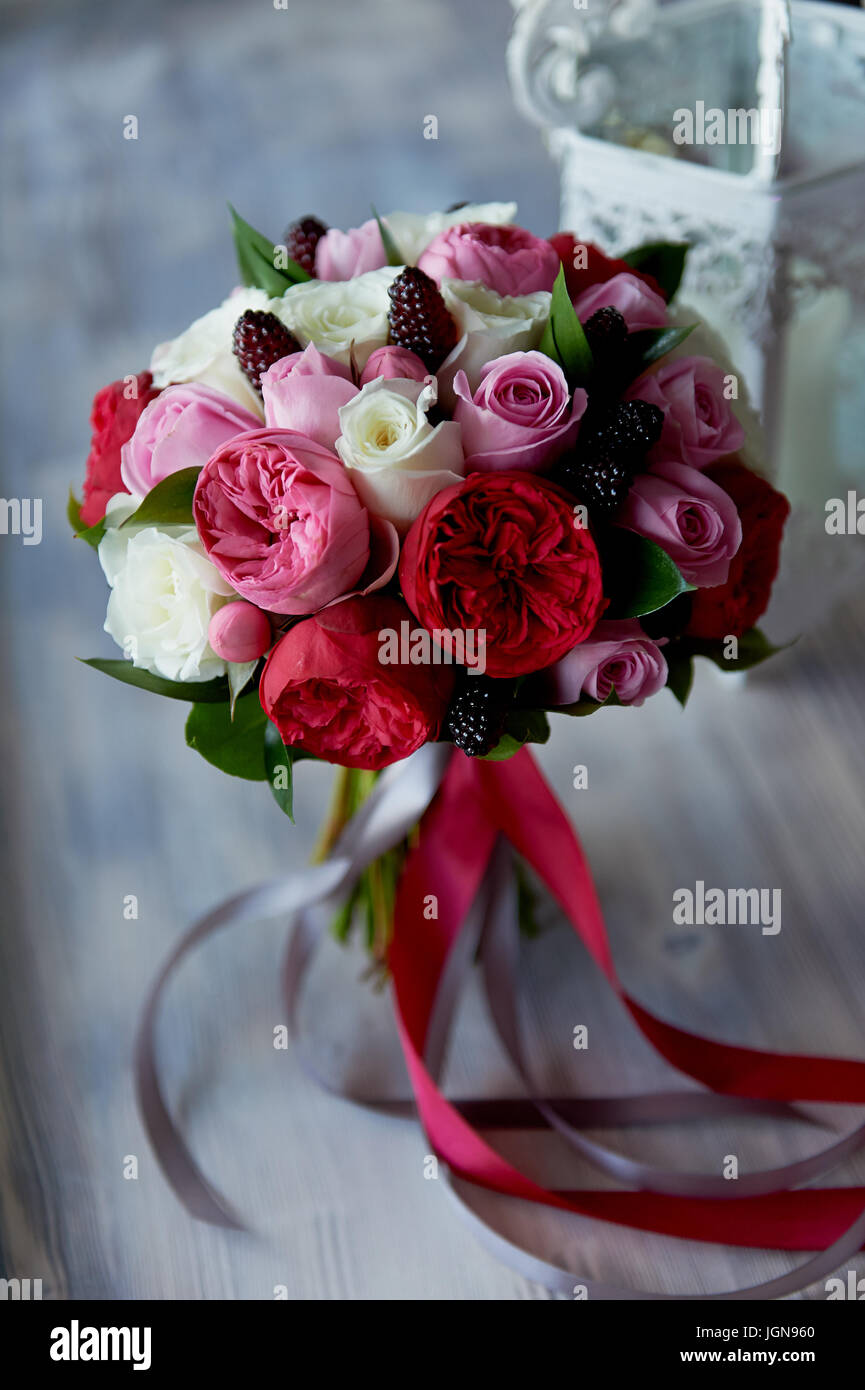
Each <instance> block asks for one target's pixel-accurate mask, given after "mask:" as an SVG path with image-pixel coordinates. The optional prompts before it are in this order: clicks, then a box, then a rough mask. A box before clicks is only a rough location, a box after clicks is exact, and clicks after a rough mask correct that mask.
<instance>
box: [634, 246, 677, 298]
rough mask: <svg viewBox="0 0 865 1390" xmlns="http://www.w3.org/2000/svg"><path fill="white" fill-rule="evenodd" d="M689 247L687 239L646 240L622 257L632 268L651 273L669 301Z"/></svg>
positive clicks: (675, 288) (675, 287)
mask: <svg viewBox="0 0 865 1390" xmlns="http://www.w3.org/2000/svg"><path fill="white" fill-rule="evenodd" d="M690 249H691V247H690V244H689V243H688V242H687V241H647V242H646V243H645V245H643V246H635V247H634V249H633V251H626V252H625V254H624V256H623V257H622V260H623V261H627V263H628V265H630V266H633V268H634V270H642V271H644V272H645V273H646V274H647V275H653V276H654V277H655V279H656V280H657V282H658V284H659V285H660V286H661V289H662V290H663V291H664V295H665V297H666V299H667V301H668V302H669V301H670V300H671V299H672V298H673V295H674V294H675V293H676V290H677V289H678V288H679V285H680V284H681V281H682V275H683V273H684V270H685V258H686V257H687V255H688V252H689V251H690Z"/></svg>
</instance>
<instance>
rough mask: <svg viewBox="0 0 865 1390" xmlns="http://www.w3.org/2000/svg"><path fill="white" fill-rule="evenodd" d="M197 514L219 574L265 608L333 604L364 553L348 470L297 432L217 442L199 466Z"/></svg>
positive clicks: (361, 513)
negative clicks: (206, 458) (215, 447)
mask: <svg viewBox="0 0 865 1390" xmlns="http://www.w3.org/2000/svg"><path fill="white" fill-rule="evenodd" d="M193 515H194V517H195V524H196V526H197V527H198V534H199V536H200V537H201V540H202V543H203V545H204V547H205V549H206V551H207V553H208V555H209V556H210V559H211V560H212V561H213V563H214V565H215V566H216V568H217V569H218V570H219V572H220V574H221V575H222V576H223V578H225V579H227V580H228V582H229V584H231V585H232V586H233V587H234V588H235V589H236V590H237V592H238V593H239V594H241V595H242V596H243V597H244V598H246V599H249V601H250V602H251V603H254V604H257V605H258V607H259V608H264V609H267V610H268V612H271V613H312V612H314V611H315V610H316V609H317V608H322V607H323V606H324V605H325V604H327V603H332V602H333V601H334V599H337V598H341V597H342V596H343V595H345V594H347V593H348V592H349V590H350V589H351V588H352V585H353V584H355V582H356V581H357V580H358V579H359V578H360V576H361V575H362V574H363V571H364V569H365V568H366V564H367V561H368V559H369V554H370V527H369V517H368V514H367V511H366V508H365V507H363V506H362V505H361V502H360V499H359V498H358V496H357V493H356V492H355V490H354V488H353V487H352V485H351V482H350V481H349V478H348V476H347V474H346V471H345V469H344V468H343V466H342V464H341V463H340V462H339V460H338V459H337V458H335V457H334V455H333V454H331V453H330V452H329V451H328V450H327V449H325V448H323V447H322V446H321V445H320V444H316V443H315V442H314V441H313V440H311V439H307V438H306V437H305V436H304V435H301V434H297V433H295V432H294V431H293V430H279V429H258V430H252V431H250V433H248V434H241V435H238V436H237V437H236V438H235V439H230V440H228V441H227V442H226V443H225V444H223V445H222V446H221V448H219V449H218V450H217V451H216V453H215V454H214V455H213V456H212V458H210V459H208V461H207V463H206V464H205V465H204V468H203V469H202V470H201V474H200V476H199V479H198V483H197V485H196V488H195V497H194V500H193Z"/></svg>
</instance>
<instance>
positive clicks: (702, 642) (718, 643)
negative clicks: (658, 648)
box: [687, 627, 798, 671]
mask: <svg viewBox="0 0 865 1390" xmlns="http://www.w3.org/2000/svg"><path fill="white" fill-rule="evenodd" d="M687 640H688V645H689V647H690V650H691V652H692V654H693V655H694V656H705V657H707V658H708V660H709V661H713V662H714V663H715V665H716V666H718V667H719V668H720V669H721V670H722V671H750V670H751V668H752V666H759V665H760V662H761V661H767V660H768V658H769V657H770V656H775V654H776V653H777V652H783V651H786V649H787V647H792V646H793V642H785V643H784V644H783V645H782V646H780V647H773V646H772V643H771V642H770V641H769V640H768V638H767V637H765V636H764V634H763V633H762V632H761V631H760V629H759V628H758V627H752V628H749V630H748V631H747V632H743V633H742V636H741V637H739V638H738V639H737V648H738V650H737V653H736V656H735V657H727V656H725V655H724V650H725V648H726V646H727V639H726V638H723V637H718V638H716V639H709V638H701V637H689V638H688V639H687ZM795 640H797V641H798V638H797V639H795Z"/></svg>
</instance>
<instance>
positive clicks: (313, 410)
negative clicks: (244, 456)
mask: <svg viewBox="0 0 865 1390" xmlns="http://www.w3.org/2000/svg"><path fill="white" fill-rule="evenodd" d="M261 390H262V395H263V397H264V418H265V421H266V422H267V424H268V425H272V426H274V427H275V428H276V429H283V430H295V431H296V432H297V433H298V434H305V435H306V436H307V438H308V439H314V440H315V441H316V443H317V444H322V445H323V446H324V448H325V449H330V450H331V451H332V450H333V446H334V444H335V442H336V439H337V437H338V435H339V433H340V427H339V408H340V406H342V405H347V404H348V402H349V401H350V400H352V398H353V397H354V396H356V395H357V387H356V386H355V385H354V384H353V383H352V379H351V371H350V369H349V368H348V367H346V366H344V365H343V364H342V363H341V362H337V361H336V360H335V358H333V357H327V356H326V355H325V354H324V353H323V352H319V350H318V348H317V347H315V346H314V345H313V344H312V343H309V344H308V345H307V347H305V348H304V349H303V352H293V353H291V354H290V355H289V356H288V357H283V358H281V359H280V360H279V361H278V362H274V364H273V366H272V367H269V368H268V370H267V371H266V372H264V373H262V377H261Z"/></svg>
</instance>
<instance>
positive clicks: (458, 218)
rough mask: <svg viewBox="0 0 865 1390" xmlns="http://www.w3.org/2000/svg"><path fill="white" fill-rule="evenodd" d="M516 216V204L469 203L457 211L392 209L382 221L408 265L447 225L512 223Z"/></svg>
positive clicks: (413, 261)
mask: <svg viewBox="0 0 865 1390" xmlns="http://www.w3.org/2000/svg"><path fill="white" fill-rule="evenodd" d="M516 215H517V205H516V203H468V204H467V205H466V206H465V207H464V208H457V210H456V212H430V213H418V212H389V213H388V215H387V217H383V218H382V221H383V222H384V223H385V225H386V226H387V229H388V231H389V232H390V234H391V236H392V237H393V239H394V242H395V243H396V248H397V250H398V251H399V253H400V255H401V256H405V260H406V265H415V263H416V262H417V260H418V258H419V257H420V256H421V255H422V253H423V252H424V251H425V250H426V249H427V247H428V246H429V244H430V242H431V241H433V240H434V239H435V238H436V237H437V236H438V234H439V232H443V231H445V230H446V229H447V228H448V227H458V226H459V225H460V224H461V223H463V222H486V223H487V224H488V225H489V226H494V227H502V226H504V225H506V224H507V223H509V222H513V220H514V218H515V217H516Z"/></svg>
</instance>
